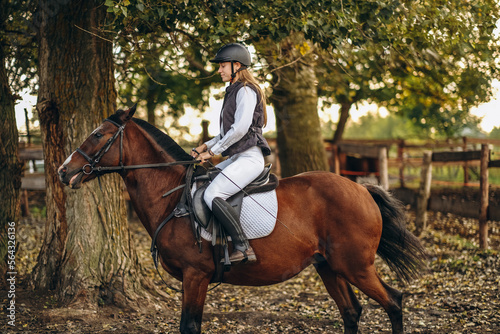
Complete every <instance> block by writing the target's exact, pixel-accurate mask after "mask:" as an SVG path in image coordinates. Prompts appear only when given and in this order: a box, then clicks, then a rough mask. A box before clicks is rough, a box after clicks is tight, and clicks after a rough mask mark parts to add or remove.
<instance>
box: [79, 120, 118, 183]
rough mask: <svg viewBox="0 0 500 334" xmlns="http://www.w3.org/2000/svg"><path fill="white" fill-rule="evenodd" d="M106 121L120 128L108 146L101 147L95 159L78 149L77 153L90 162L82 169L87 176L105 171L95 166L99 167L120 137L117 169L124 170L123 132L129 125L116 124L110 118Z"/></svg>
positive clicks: (110, 139) (109, 140) (108, 142)
mask: <svg viewBox="0 0 500 334" xmlns="http://www.w3.org/2000/svg"><path fill="white" fill-rule="evenodd" d="M104 121H105V122H106V121H107V122H110V123H111V124H114V125H115V126H116V127H118V131H116V132H115V134H114V135H113V136H112V137H111V138H109V139H108V141H107V142H106V144H104V146H103V147H101V149H100V150H99V151H98V152H97V153H96V154H95V155H94V157H93V158H91V157H89V156H88V155H87V153H85V152H83V151H82V150H81V149H80V148H77V149H76V152H78V153H80V154H81V155H82V156H83V157H84V158H85V160H87V161H88V164H86V165H84V166H83V167H82V173H83V174H85V175H89V174H92V173H93V172H94V171H97V172H102V171H103V168H104V167H95V165H97V164H98V163H99V161H101V159H102V157H103V156H104V154H106V153H107V152H108V151H109V149H110V148H111V145H113V143H114V142H115V140H116V138H118V136H120V166H119V167H117V169H122V170H123V169H124V166H123V130H124V129H125V125H126V124H127V123H125V124H123V125H120V124H118V123H116V122H115V121H112V120H111V119H109V118H106V119H105V120H104ZM117 169H114V170H117Z"/></svg>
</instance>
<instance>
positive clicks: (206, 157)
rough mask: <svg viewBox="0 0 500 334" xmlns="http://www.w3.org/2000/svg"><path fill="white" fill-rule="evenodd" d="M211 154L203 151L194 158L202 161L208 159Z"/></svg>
mask: <svg viewBox="0 0 500 334" xmlns="http://www.w3.org/2000/svg"><path fill="white" fill-rule="evenodd" d="M212 156H213V155H212V154H210V152H203V153H201V154H200V155H198V156H197V157H196V158H195V159H196V160H200V161H201V163H204V162H205V161H207V160H209V159H210V158H211V157H212Z"/></svg>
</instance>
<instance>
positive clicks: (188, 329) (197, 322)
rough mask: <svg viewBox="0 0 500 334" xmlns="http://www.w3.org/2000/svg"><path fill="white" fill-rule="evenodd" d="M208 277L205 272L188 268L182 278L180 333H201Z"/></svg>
mask: <svg viewBox="0 0 500 334" xmlns="http://www.w3.org/2000/svg"><path fill="white" fill-rule="evenodd" d="M209 283H210V278H209V277H208V276H207V274H206V273H203V272H199V271H195V270H188V271H187V272H184V274H183V278H182V288H183V290H184V292H183V296H182V315H181V328H180V330H181V333H182V334H195V333H201V319H202V317H203V306H204V305H205V298H206V297H207V289H208V284H209Z"/></svg>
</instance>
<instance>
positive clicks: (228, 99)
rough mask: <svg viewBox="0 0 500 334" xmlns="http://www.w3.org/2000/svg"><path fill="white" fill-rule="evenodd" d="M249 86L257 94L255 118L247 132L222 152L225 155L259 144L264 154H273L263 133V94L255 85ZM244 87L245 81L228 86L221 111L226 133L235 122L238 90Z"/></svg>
mask: <svg viewBox="0 0 500 334" xmlns="http://www.w3.org/2000/svg"><path fill="white" fill-rule="evenodd" d="M247 86H248V87H249V88H251V89H253V90H254V91H255V93H256V94H257V106H256V107H255V111H254V112H253V120H252V125H251V126H250V129H249V130H248V132H247V134H246V135H245V136H243V138H241V140H239V141H238V142H236V143H234V144H233V145H231V146H230V147H229V148H228V149H227V150H225V151H224V152H222V155H223V156H232V155H234V154H237V153H240V152H243V151H246V150H247V149H249V148H250V147H253V146H259V147H260V148H261V149H262V154H264V156H266V155H269V154H271V149H270V148H269V145H268V143H267V141H266V139H265V138H264V136H263V135H262V127H263V126H264V110H263V108H262V103H259V101H260V99H261V96H260V94H259V91H258V90H257V89H255V87H253V85H247ZM241 88H243V83H241V82H239V81H237V82H235V83H234V84H232V85H230V86H229V87H227V88H226V95H225V96H224V103H223V105H222V111H221V117H222V119H221V121H222V125H223V129H224V134H226V133H227V132H228V131H229V129H230V128H231V125H233V123H234V114H235V112H236V95H237V94H238V91H239V90H240V89H241Z"/></svg>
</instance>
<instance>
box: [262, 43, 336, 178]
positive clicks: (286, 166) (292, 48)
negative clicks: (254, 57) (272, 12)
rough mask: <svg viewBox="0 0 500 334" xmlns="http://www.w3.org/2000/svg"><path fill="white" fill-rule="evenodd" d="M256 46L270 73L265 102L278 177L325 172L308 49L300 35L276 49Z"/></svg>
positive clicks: (311, 54) (266, 44)
mask: <svg viewBox="0 0 500 334" xmlns="http://www.w3.org/2000/svg"><path fill="white" fill-rule="evenodd" d="M256 45H257V49H258V50H259V52H260V53H261V54H264V55H265V59H266V62H267V63H268V64H270V65H269V67H268V71H269V72H272V80H271V85H272V94H271V96H270V97H269V100H270V101H271V103H272V105H273V107H274V112H275V114H276V132H277V143H278V153H279V159H280V162H281V176H282V177H287V176H292V175H295V174H298V173H301V172H304V171H308V170H328V162H327V159H326V152H325V148H324V145H323V138H322V137H321V126H320V121H319V116H318V111H317V108H318V107H317V106H318V94H317V88H316V83H317V79H316V73H315V70H314V54H313V52H311V47H310V46H309V44H308V42H307V41H306V40H305V38H304V37H303V36H300V34H295V35H291V36H290V37H289V38H287V39H286V40H284V41H282V42H281V43H280V44H279V48H270V47H269V45H270V43H269V41H264V42H260V43H257V44H256ZM271 45H272V44H271Z"/></svg>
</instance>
